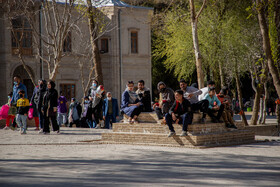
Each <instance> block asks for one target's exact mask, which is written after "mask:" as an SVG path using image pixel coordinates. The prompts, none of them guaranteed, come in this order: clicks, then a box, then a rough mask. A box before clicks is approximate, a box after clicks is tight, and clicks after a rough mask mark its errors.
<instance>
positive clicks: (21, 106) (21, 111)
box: [16, 90, 29, 134]
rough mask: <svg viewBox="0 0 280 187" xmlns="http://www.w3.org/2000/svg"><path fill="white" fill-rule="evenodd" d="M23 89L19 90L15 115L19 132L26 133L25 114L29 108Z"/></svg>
mask: <svg viewBox="0 0 280 187" xmlns="http://www.w3.org/2000/svg"><path fill="white" fill-rule="evenodd" d="M24 96H25V91H24V90H20V91H19V97H20V98H19V99H18V100H17V116H16V121H17V124H18V125H19V127H20V133H21V134H26V127H27V114H28V110H29V100H28V99H26V98H25V97H24Z"/></svg>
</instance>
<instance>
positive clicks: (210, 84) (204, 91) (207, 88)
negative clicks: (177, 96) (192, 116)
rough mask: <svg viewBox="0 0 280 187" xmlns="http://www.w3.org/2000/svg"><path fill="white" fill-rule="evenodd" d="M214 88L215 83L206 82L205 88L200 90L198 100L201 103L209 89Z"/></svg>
mask: <svg viewBox="0 0 280 187" xmlns="http://www.w3.org/2000/svg"><path fill="white" fill-rule="evenodd" d="M210 87H215V82H214V81H212V80H209V81H207V86H206V87H204V88H201V89H200V90H201V91H202V94H200V95H199V96H198V100H199V101H201V100H203V99H204V98H205V96H206V94H208V91H209V88H210Z"/></svg>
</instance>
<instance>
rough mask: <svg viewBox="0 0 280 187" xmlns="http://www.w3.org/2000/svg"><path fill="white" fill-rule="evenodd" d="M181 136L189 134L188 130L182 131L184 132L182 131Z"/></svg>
mask: <svg viewBox="0 0 280 187" xmlns="http://www.w3.org/2000/svg"><path fill="white" fill-rule="evenodd" d="M180 136H181V137H182V136H188V133H187V131H182V133H181V135H180Z"/></svg>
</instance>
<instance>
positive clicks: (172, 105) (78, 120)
mask: <svg viewBox="0 0 280 187" xmlns="http://www.w3.org/2000/svg"><path fill="white" fill-rule="evenodd" d="M179 86H180V89H179V90H176V91H175V92H174V91H173V90H172V89H171V88H168V87H167V86H166V84H165V83H164V82H159V83H158V85H157V89H158V91H159V100H158V102H156V103H154V104H152V102H151V93H150V90H149V89H148V88H146V87H145V82H144V81H143V80H140V81H138V83H137V90H136V91H135V89H134V82H133V81H128V82H127V85H126V89H125V91H124V92H123V94H122V100H121V108H120V109H121V110H120V111H121V113H122V114H124V115H125V116H126V117H127V118H128V123H130V124H133V123H139V122H138V116H139V115H140V113H141V112H151V111H153V110H154V111H155V112H156V114H157V117H158V119H159V120H161V119H162V122H163V123H166V124H167V125H168V127H169V130H170V134H169V135H168V136H169V137H171V136H173V135H174V134H175V131H174V128H173V125H172V124H174V123H178V124H183V127H182V134H181V136H187V129H188V125H189V124H191V123H192V119H193V113H196V112H198V111H200V112H201V113H202V118H201V123H205V120H206V115H207V114H208V115H209V116H210V117H211V120H212V122H214V123H220V122H221V121H220V118H221V117H223V120H224V123H225V125H226V127H227V128H236V126H235V125H234V121H233V118H232V117H233V111H232V109H231V98H230V96H229V94H228V92H229V90H228V88H227V87H223V88H222V89H221V91H220V92H219V94H217V95H216V92H215V82H214V81H208V82H207V87H205V88H202V89H198V88H196V87H194V86H188V84H187V82H186V81H185V80H184V79H181V80H180V82H179ZM26 93H27V90H26V87H25V86H24V85H23V84H22V83H21V78H20V76H15V77H14V87H13V93H12V94H9V96H8V99H9V100H8V104H9V106H10V109H9V115H8V118H7V120H6V127H5V129H8V128H9V125H10V120H12V121H14V124H13V126H15V124H18V126H19V127H20V132H21V133H22V134H25V133H26V120H27V116H28V111H29V108H30V107H31V108H32V109H33V117H34V120H35V124H36V130H40V131H39V132H40V133H44V134H49V133H50V128H49V126H50V122H51V125H52V129H53V131H54V132H56V133H60V127H61V125H62V124H67V123H69V126H70V127H72V125H73V124H76V126H77V127H81V126H84V125H86V126H88V127H89V128H97V127H100V123H101V121H103V122H104V124H105V125H104V126H105V128H108V129H109V128H110V125H111V124H112V123H115V122H116V121H117V118H118V117H119V107H118V101H117V99H115V98H112V94H111V93H110V92H107V93H106V92H105V90H104V87H103V85H98V81H97V80H93V81H92V85H91V87H90V89H89V91H88V95H87V96H85V97H84V98H83V105H82V106H81V104H80V103H79V102H77V101H76V99H75V98H72V99H71V103H70V105H69V110H67V99H66V98H65V96H63V94H62V92H60V96H59V97H58V92H57V90H56V89H55V83H54V82H53V81H48V82H46V81H45V80H39V81H38V86H36V87H35V88H34V91H33V95H32V98H31V100H30V102H29V100H28V99H27V94H26ZM15 115H16V118H15ZM14 118H15V120H14Z"/></svg>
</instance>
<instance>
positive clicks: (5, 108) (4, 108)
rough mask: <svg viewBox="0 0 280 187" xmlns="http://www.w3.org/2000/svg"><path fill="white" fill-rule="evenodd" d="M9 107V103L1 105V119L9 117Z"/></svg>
mask: <svg viewBox="0 0 280 187" xmlns="http://www.w3.org/2000/svg"><path fill="white" fill-rule="evenodd" d="M9 109H10V107H9V105H3V106H2V107H1V110H0V120H1V119H7V118H8V113H9Z"/></svg>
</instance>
